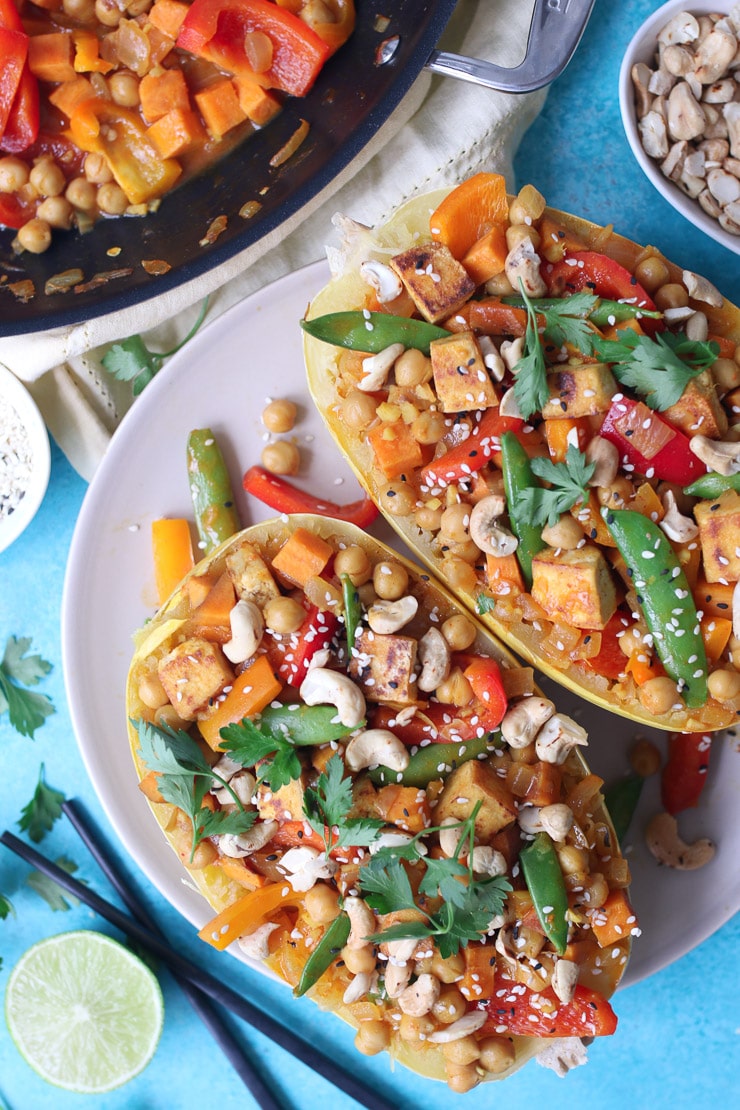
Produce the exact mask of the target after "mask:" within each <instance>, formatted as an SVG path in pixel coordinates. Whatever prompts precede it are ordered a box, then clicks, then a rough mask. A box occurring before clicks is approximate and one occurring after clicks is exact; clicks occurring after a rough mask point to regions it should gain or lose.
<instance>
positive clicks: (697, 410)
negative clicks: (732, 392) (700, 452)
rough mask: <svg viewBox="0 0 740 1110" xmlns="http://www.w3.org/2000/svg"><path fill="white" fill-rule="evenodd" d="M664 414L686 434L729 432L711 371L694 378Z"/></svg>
mask: <svg viewBox="0 0 740 1110" xmlns="http://www.w3.org/2000/svg"><path fill="white" fill-rule="evenodd" d="M662 415H663V416H664V417H665V418H666V420H667V421H668V422H669V423H670V424H672V425H673V426H674V427H675V428H680V429H681V431H682V432H685V434H686V435H687V436H696V435H702V436H707V437H708V438H709V439H722V436H723V435H724V434H725V432H726V431H727V414H726V412H725V410H724V409H723V408H722V402H721V401H720V399H719V397H718V396H717V387H716V386H715V384H714V378H713V377H712V375H711V373H710V372H709V371H708V370H705V371H704V372H703V373H702V374H699V375H698V376H697V377H696V378H692V380H691V381H690V382H689V383H688V385H687V386H686V388H685V389H684V391H683V393H682V394H681V396H680V397H679V399H678V400H677V401H676V403H675V405H671V406H670V408H667V409H666V410H665V412H663V414H662Z"/></svg>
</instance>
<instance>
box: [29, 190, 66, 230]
mask: <svg viewBox="0 0 740 1110" xmlns="http://www.w3.org/2000/svg"><path fill="white" fill-rule="evenodd" d="M36 216H37V217H38V219H40V220H46V222H47V224H48V225H49V227H59V228H63V229H66V228H69V227H71V226H72V217H73V216H74V208H73V207H72V205H71V204H70V203H69V201H68V200H66V199H65V197H47V198H46V200H42V202H41V204H40V205H39V206H38V208H37V209H36Z"/></svg>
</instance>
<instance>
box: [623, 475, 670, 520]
mask: <svg viewBox="0 0 740 1110" xmlns="http://www.w3.org/2000/svg"><path fill="white" fill-rule="evenodd" d="M629 507H630V509H631V510H633V512H636V513H642V515H643V516H647V517H649V518H650V520H654V521H658V520H662V519H663V517H664V516H665V509H664V508H663V502H662V501H661V500H660V498H659V497H658V495H657V493H656V492H655V490H654V489H653V487H652V486H651V485H650V483H649V482H643V483H642V484H641V485H639V486H638V487H637V490H636V491H635V496H634V497H633V498H632V500H631V501H630V506H629Z"/></svg>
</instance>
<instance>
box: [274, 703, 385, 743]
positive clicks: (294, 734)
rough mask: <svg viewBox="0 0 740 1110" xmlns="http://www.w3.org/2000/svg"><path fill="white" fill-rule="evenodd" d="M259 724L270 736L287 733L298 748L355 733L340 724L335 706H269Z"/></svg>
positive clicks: (352, 729)
mask: <svg viewBox="0 0 740 1110" xmlns="http://www.w3.org/2000/svg"><path fill="white" fill-rule="evenodd" d="M259 723H260V725H263V726H265V727H266V728H268V729H269V730H270V731H271V732H278V733H285V734H286V735H287V736H288V737H289V738H290V740H291V741H292V742H293V743H294V744H295V745H297V746H298V747H303V746H304V745H309V746H311V745H314V744H328V743H329V741H330V740H341V739H342V738H343V737H344V736H349V735H350V733H351V732H354V728H347V726H346V725H343V724H342V722H341V721H340V720H338V718H337V711H336V709H335V708H334V706H333V705H275V706H268V708H267V709H263V710H262V713H261V714H260V719H259ZM361 724H364V722H361ZM355 727H357V728H359V727H360V725H357V726H355Z"/></svg>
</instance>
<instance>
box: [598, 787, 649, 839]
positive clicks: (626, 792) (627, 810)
mask: <svg viewBox="0 0 740 1110" xmlns="http://www.w3.org/2000/svg"><path fill="white" fill-rule="evenodd" d="M644 783H645V779H644V778H643V776H642V775H627V776H625V778H623V779H619V781H618V782H615V783H613V784H612V785H611V786H610V787H609V788H608V789H607V790H605V791H604V802H605V804H606V808H607V809H608V811H609V816H610V817H611V819H612V824H613V825H614V831H615V833H616V834H617V840H621V839H622V837H623V836H625V835H626V833H627V830H628V828H629V827H630V823H631V821H632V818H633V817H634V815H635V810H636V809H637V803H638V802H639V800H640V795H641V794H642V788H643V785H644Z"/></svg>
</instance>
